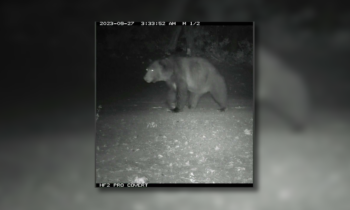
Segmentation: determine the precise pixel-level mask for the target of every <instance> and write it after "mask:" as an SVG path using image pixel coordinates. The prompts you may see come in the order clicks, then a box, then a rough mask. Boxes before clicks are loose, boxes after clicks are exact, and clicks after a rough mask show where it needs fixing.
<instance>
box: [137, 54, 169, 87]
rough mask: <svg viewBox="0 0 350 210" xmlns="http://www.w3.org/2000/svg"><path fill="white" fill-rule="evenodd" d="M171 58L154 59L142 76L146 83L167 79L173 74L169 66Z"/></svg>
mask: <svg viewBox="0 0 350 210" xmlns="http://www.w3.org/2000/svg"><path fill="white" fill-rule="evenodd" d="M171 64H172V62H171V60H170V59H168V58H166V59H163V60H159V61H154V62H153V63H152V64H151V65H150V66H149V67H148V68H147V69H146V71H147V73H146V75H145V77H144V78H143V79H144V80H145V81H146V82H147V83H151V82H153V83H155V82H159V81H167V80H169V79H170V77H171V75H172V74H173V69H172V68H171Z"/></svg>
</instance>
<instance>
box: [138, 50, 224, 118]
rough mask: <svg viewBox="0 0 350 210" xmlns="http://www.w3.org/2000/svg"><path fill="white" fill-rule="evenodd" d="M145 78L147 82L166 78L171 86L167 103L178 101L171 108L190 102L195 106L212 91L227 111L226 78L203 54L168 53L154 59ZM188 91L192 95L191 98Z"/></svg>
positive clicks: (175, 109) (215, 98) (221, 107)
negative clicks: (177, 54)
mask: <svg viewBox="0 0 350 210" xmlns="http://www.w3.org/2000/svg"><path fill="white" fill-rule="evenodd" d="M146 70H147V73H146V75H145V77H144V80H145V81H146V82H148V83H150V82H153V83H155V82H159V81H165V82H166V83H167V85H168V87H169V92H168V100H167V101H168V105H169V106H170V105H171V104H172V103H175V105H176V106H175V108H173V107H171V106H170V109H171V111H173V112H180V111H182V110H183V108H184V106H185V105H186V103H187V102H189V106H188V107H189V108H195V107H196V106H197V103H198V100H199V99H200V97H201V96H202V95H203V94H205V93H208V92H209V93H210V94H211V95H212V97H213V98H214V100H215V101H216V102H217V103H218V104H219V106H220V109H219V110H220V111H225V109H226V103H227V88H226V83H225V80H224V78H223V77H222V76H221V75H220V73H219V72H218V71H217V69H216V68H215V67H214V66H213V65H212V64H211V63H209V61H207V60H206V59H204V58H199V57H169V58H165V59H162V60H157V61H154V62H153V63H152V64H151V65H150V66H149V67H148V68H147V69H146ZM188 93H189V98H188Z"/></svg>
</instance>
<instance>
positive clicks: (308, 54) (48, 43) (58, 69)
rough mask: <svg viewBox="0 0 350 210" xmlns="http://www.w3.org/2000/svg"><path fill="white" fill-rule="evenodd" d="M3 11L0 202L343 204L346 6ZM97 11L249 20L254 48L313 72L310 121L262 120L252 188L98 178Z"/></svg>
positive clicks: (94, 6)
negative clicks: (301, 129)
mask: <svg viewBox="0 0 350 210" xmlns="http://www.w3.org/2000/svg"><path fill="white" fill-rule="evenodd" d="M1 10H2V12H3V15H4V18H3V20H4V23H3V25H2V31H3V33H2V35H3V42H4V43H3V47H2V51H3V69H2V70H3V77H2V79H3V83H2V85H3V97H2V102H3V103H2V104H3V105H5V107H4V108H3V109H2V110H3V112H4V115H3V117H2V118H1V121H2V126H1V128H2V129H1V139H2V141H1V143H2V145H1V153H0V154H1V157H2V158H1V165H2V168H1V178H2V179H1V180H2V181H1V182H2V183H1V186H2V187H1V191H0V193H1V194H0V197H1V202H0V205H1V208H2V209H49V208H58V209H63V208H64V209H102V208H110V209H115V208H123V207H129V208H131V209H155V208H159V209H163V208H168V209H169V208H171V209H177V208H178V209H185V208H192V207H193V208H202V209H206V208H207V209H213V208H221V207H227V206H228V207H230V208H234V207H236V208H241V209H244V208H246V209H258V208H266V209H280V208H284V209H298V208H299V209H300V208H301V209H330V208H333V209H347V208H348V206H349V199H348V195H349V189H350V188H349V184H350V183H349V180H348V177H349V174H350V171H349V167H348V159H349V155H348V149H349V143H348V136H349V129H348V125H349V118H348V113H349V112H348V104H349V100H348V97H347V96H348V93H349V83H348V82H347V81H348V80H347V78H348V77H349V75H348V74H349V73H348V71H347V69H349V68H348V67H349V62H348V56H347V55H348V53H349V46H350V45H349V30H348V22H349V15H348V14H349V11H348V8H346V7H345V6H342V5H340V4H339V5H338V4H337V2H336V1H332V2H317V4H316V6H315V4H314V3H313V2H310V3H308V2H304V4H300V3H298V2H291V3H286V2H277V1H274V2H270V3H264V2H262V1H260V2H255V1H234V2H226V1H222V2H221V1H219V2H218V1H186V0H184V1H155V2H152V3H150V2H139V1H127V2H121V1H117V2H109V1H99V2H97V3H94V2H79V1H77V2H71V1H69V2H68V1H67V2H65V1H45V3H43V2H41V3H40V2H36V3H26V4H19V3H15V2H6V3H4V4H3V6H2V9H1ZM97 20H179V21H180V20H201V21H209V20H210V21H223V20H225V21H249V20H253V21H256V25H257V29H258V34H257V41H258V42H257V43H258V47H262V46H265V47H267V48H269V49H271V50H273V51H274V52H275V53H276V55H278V57H279V59H281V60H283V61H286V62H287V63H288V64H290V65H291V66H292V67H293V68H294V69H295V71H296V72H297V71H298V72H302V74H303V75H305V78H308V83H307V84H308V85H309V88H310V89H311V90H313V91H312V94H313V95H312V96H313V97H314V98H316V99H317V103H316V107H315V109H316V108H317V110H318V115H317V117H318V120H317V126H314V127H313V129H311V131H309V132H308V133H306V134H304V135H302V134H296V133H293V132H289V131H284V130H280V129H273V127H272V129H269V130H267V129H265V130H264V124H266V123H268V122H267V121H265V122H264V121H263V119H261V120H262V121H260V122H258V123H257V135H256V138H257V142H258V144H257V145H256V149H257V152H258V157H257V159H258V160H257V161H256V162H255V163H258V164H256V167H257V168H256V170H255V171H257V174H256V177H257V187H256V188H255V189H253V190H246V189H244V190H242V189H231V190H228V189H225V190H222V189H221V190H220V189H215V190H208V189H202V190H200V189H198V190H190V189H184V188H183V189H177V190H170V189H169V190H167V191H166V193H165V192H164V189H159V190H156V189H153V190H150V189H141V190H136V189H127V190H126V189H122V190H99V189H95V188H94V183H93V180H94V155H93V154H94V146H93V145H94V116H93V115H94V53H93V52H94V27H93V26H94V22H93V21H97ZM257 56H259V55H257ZM134 190H135V191H137V192H134V193H131V191H134ZM124 191H127V192H124ZM141 191H151V192H144V193H142V192H141Z"/></svg>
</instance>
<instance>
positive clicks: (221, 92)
mask: <svg viewBox="0 0 350 210" xmlns="http://www.w3.org/2000/svg"><path fill="white" fill-rule="evenodd" d="M210 94H211V96H212V97H213V98H214V100H215V101H216V102H217V103H218V104H219V106H220V109H219V110H220V111H222V112H223V111H225V110H226V105H227V90H226V84H225V82H224V81H223V79H222V78H220V79H219V81H216V82H215V84H213V86H212V88H211V90H210Z"/></svg>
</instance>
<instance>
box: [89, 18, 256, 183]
mask: <svg viewBox="0 0 350 210" xmlns="http://www.w3.org/2000/svg"><path fill="white" fill-rule="evenodd" d="M95 28H96V54H95V55H96V113H95V120H96V142H95V147H96V148H95V152H96V155H95V158H96V160H95V161H96V162H95V167H96V168H95V169H96V176H95V181H96V183H134V184H135V185H132V186H146V185H148V184H150V185H151V184H164V185H166V184H174V185H172V186H175V187H176V186H182V185H183V184H197V185H196V186H208V184H214V185H211V186H219V185H220V184H221V185H222V184H225V185H232V186H249V187H251V186H253V182H254V179H253V174H254V171H253V169H254V167H253V164H254V161H253V160H254V153H253V152H254V150H253V145H254V138H253V137H254V135H255V134H254V61H253V60H254V24H253V23H252V22H244V23H242V22H240V23H201V24H200V25H199V26H191V25H189V24H187V25H182V22H181V23H180V22H178V23H177V25H176V26H170V25H169V24H167V23H166V25H165V26H141V25H137V24H135V25H133V26H117V25H112V26H106V25H100V24H98V22H96V27H95ZM198 184H203V185H198ZM191 186H192V185H191Z"/></svg>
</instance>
